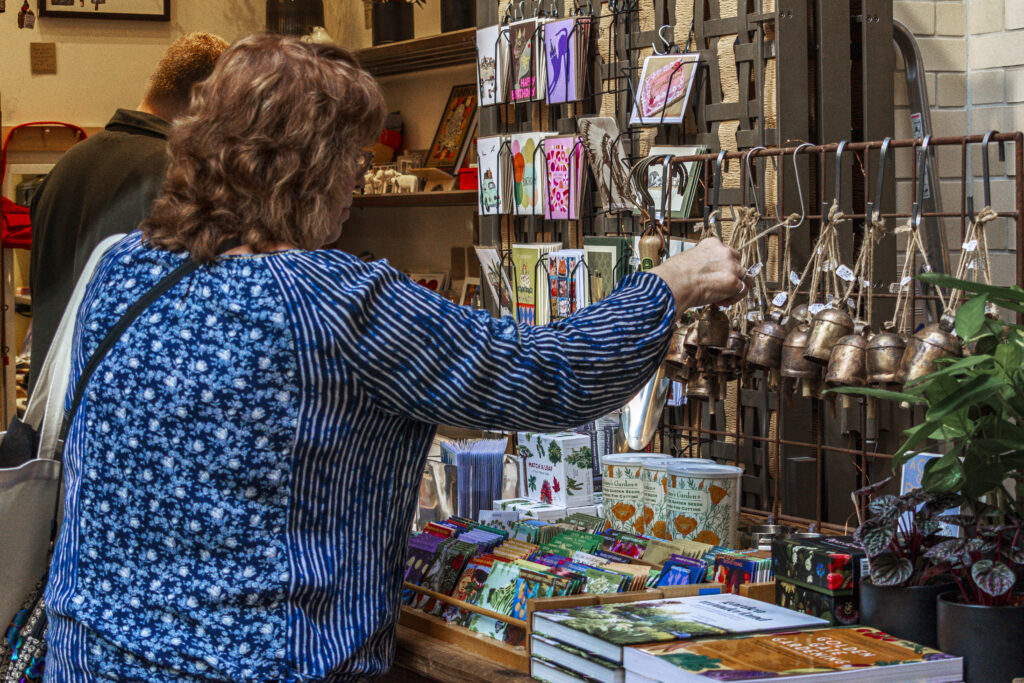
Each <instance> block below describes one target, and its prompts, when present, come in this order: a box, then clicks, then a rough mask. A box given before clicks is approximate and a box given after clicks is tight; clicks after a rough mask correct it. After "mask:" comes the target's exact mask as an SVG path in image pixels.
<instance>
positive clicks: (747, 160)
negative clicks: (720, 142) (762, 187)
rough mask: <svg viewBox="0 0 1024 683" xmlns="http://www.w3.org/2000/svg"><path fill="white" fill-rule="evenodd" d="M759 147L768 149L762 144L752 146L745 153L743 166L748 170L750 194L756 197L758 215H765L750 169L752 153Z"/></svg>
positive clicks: (755, 205)
mask: <svg viewBox="0 0 1024 683" xmlns="http://www.w3.org/2000/svg"><path fill="white" fill-rule="evenodd" d="M759 149H767V148H766V147H764V146H762V145H758V146H757V147H751V148H750V149H749V150H747V153H746V154H745V155H743V166H744V168H745V169H746V171H747V185H749V186H750V196H751V197H752V198H753V199H754V208H755V209H757V213H758V215H764V214H763V213H762V211H761V205H760V204H759V203H758V201H757V188H756V187H755V186H754V176H753V174H752V173H751V170H750V155H751V154H753V153H754V152H756V151H757V150H759Z"/></svg>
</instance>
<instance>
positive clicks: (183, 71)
mask: <svg viewBox="0 0 1024 683" xmlns="http://www.w3.org/2000/svg"><path fill="white" fill-rule="evenodd" d="M226 49H228V43H227V41H226V40H224V39H223V38H221V37H220V36H215V35H213V34H212V33H204V32H201V31H198V32H195V33H188V34H186V35H183V36H182V37H181V38H178V39H177V40H176V41H174V42H173V43H171V46H170V47H169V48H167V52H165V53H164V56H163V57H161V58H160V62H159V63H158V64H157V65H156V69H154V70H153V75H151V76H150V77H149V84H148V85H147V86H146V94H145V96H144V97H143V100H142V101H143V103H145V105H146V106H147V107H148V108H149V110H150V111H152V112H153V113H154V114H156V115H157V116H159V117H161V118H163V119H165V120H167V121H173V120H174V119H176V118H178V117H179V116H181V115H183V114H184V113H185V112H186V111H188V103H189V96H190V94H191V91H192V86H194V85H195V84H196V83H199V82H200V81H202V80H203V79H205V78H207V77H208V76H209V75H210V74H211V73H212V72H213V67H214V65H215V64H216V63H217V58H218V57H220V56H221V54H222V53H223V52H224V50H226Z"/></svg>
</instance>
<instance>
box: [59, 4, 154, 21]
mask: <svg viewBox="0 0 1024 683" xmlns="http://www.w3.org/2000/svg"><path fill="white" fill-rule="evenodd" d="M39 16H41V17H68V18H71V19H134V20H142V21H170V20H171V0H39Z"/></svg>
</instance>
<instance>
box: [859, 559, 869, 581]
mask: <svg viewBox="0 0 1024 683" xmlns="http://www.w3.org/2000/svg"><path fill="white" fill-rule="evenodd" d="M870 576H871V563H870V562H868V558H866V557H862V558H860V579H861V581H863V580H864V579H866V578H869V577H870Z"/></svg>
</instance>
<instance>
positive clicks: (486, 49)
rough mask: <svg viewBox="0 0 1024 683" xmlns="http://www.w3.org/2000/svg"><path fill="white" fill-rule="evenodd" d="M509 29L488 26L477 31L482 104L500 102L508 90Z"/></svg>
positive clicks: (477, 68)
mask: <svg viewBox="0 0 1024 683" xmlns="http://www.w3.org/2000/svg"><path fill="white" fill-rule="evenodd" d="M508 40H509V30H508V27H507V26H486V27H484V28H481V29H477V32H476V58H477V64H476V84H477V95H478V96H479V102H480V106H482V107H486V106H488V105H492V104H500V103H502V102H504V101H505V96H506V93H507V90H508V60H509V42H508Z"/></svg>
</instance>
